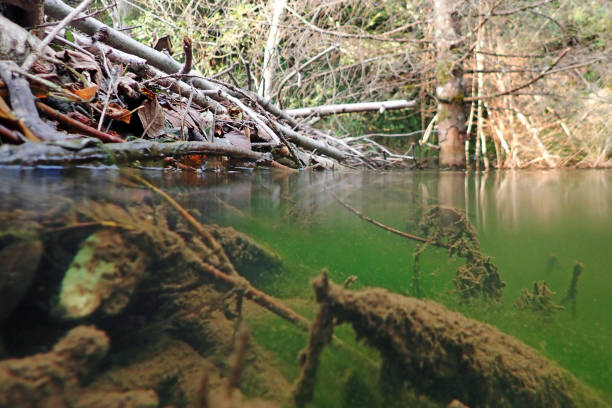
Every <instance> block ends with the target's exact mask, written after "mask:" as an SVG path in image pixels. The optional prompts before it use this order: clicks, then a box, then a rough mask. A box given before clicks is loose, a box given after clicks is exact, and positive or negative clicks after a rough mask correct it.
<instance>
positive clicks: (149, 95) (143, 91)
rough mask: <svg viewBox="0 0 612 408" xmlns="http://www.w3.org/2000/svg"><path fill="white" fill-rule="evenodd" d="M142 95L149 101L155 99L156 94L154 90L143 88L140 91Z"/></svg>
mask: <svg viewBox="0 0 612 408" xmlns="http://www.w3.org/2000/svg"><path fill="white" fill-rule="evenodd" d="M140 93H141V94H143V95H144V96H146V97H147V98H148V99H155V94H154V93H153V91H152V90H150V89H149V88H144V87H143V88H142V89H141V90H140Z"/></svg>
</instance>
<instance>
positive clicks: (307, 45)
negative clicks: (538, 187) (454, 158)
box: [114, 0, 612, 168]
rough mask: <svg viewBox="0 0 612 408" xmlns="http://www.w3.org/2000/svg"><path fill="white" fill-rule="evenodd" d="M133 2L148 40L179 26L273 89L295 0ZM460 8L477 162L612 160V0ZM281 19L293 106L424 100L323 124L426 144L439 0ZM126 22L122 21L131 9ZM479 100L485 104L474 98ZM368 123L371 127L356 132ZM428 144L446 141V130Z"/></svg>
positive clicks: (281, 80)
mask: <svg viewBox="0 0 612 408" xmlns="http://www.w3.org/2000/svg"><path fill="white" fill-rule="evenodd" d="M119 3H123V7H125V6H126V5H127V6H129V5H132V11H131V14H129V13H128V14H125V13H124V17H125V19H124V22H123V24H126V25H137V26H138V27H137V28H135V29H133V30H131V33H132V35H134V36H135V37H136V38H138V39H140V40H143V41H146V42H148V41H152V39H153V38H155V37H157V38H159V37H161V36H164V35H170V36H171V38H172V39H173V43H174V44H175V48H178V45H179V44H180V38H182V36H183V35H189V36H191V37H192V38H193V40H194V49H195V55H196V58H195V60H196V66H197V67H198V68H199V70H201V71H202V72H203V73H204V74H205V75H211V76H214V75H218V76H219V77H220V79H223V80H226V81H228V82H230V81H235V82H236V83H237V84H239V85H240V86H242V87H250V88H251V89H254V90H257V89H258V88H260V87H261V78H262V76H263V71H264V67H263V63H264V53H265V49H266V42H267V41H268V37H269V34H270V28H271V27H273V26H274V24H273V14H274V7H275V4H276V5H278V3H281V6H282V2H281V1H277V2H274V1H272V0H270V1H269V2H267V3H264V2H252V1H239V0H228V1H214V2H196V1H187V0H185V1H176V0H173V1H171V0H131V1H126V0H124V1H123V2H122V1H119ZM134 6H137V8H136V7H134ZM456 12H457V15H458V16H459V17H460V18H459V19H458V22H457V24H458V25H459V30H460V32H461V33H462V35H463V37H462V38H463V41H462V43H461V44H459V45H458V47H457V52H460V53H462V57H463V58H462V60H461V62H462V64H463V69H464V72H465V75H464V81H465V85H466V88H467V90H468V95H469V94H472V97H469V96H468V97H467V98H466V99H467V101H466V105H465V108H466V116H467V118H466V120H467V121H468V122H469V123H468V125H471V126H469V128H470V130H471V132H470V144H469V155H470V158H471V159H476V165H479V164H481V161H482V165H483V166H485V167H488V166H489V165H491V166H494V167H506V168H523V167H562V166H578V167H607V166H609V165H610V164H611V151H612V128H611V125H610V123H609V120H608V119H607V118H609V117H610V114H611V113H612V81H611V78H610V68H611V63H610V62H611V49H610V44H611V43H612V42H611V41H610V40H611V39H612V38H611V37H612V31H611V30H610V27H611V26H612V24H611V22H612V15H611V12H610V10H609V7H607V6H606V1H604V0H594V1H590V2H583V1H578V0H544V1H535V0H533V1H517V0H498V1H495V0H486V1H475V0H471V1H457V7H456ZM279 16H280V18H279V20H278V26H277V28H278V37H277V39H276V40H277V42H278V48H277V49H276V52H274V53H272V55H271V58H270V63H269V66H270V67H271V69H272V80H271V82H272V83H271V84H270V91H269V92H268V95H267V96H269V97H270V98H271V100H272V101H273V102H275V103H277V104H278V105H280V106H283V107H302V106H315V105H323V104H331V103H348V102H357V101H371V100H387V99H416V100H417V101H418V108H417V109H416V110H413V111H408V112H402V113H401V114H389V113H387V114H386V115H385V116H384V117H382V115H376V114H368V115H350V116H343V117H339V116H336V117H332V118H330V119H326V120H322V121H321V122H320V126H322V127H324V128H326V129H329V130H332V131H334V132H336V134H337V135H338V136H340V137H346V138H347V142H349V143H351V144H353V145H355V144H361V145H363V144H364V143H366V144H368V145H369V146H370V148H371V149H387V153H390V154H399V155H402V154H413V153H415V151H414V147H415V142H416V141H417V139H418V138H420V137H421V135H422V133H426V132H425V130H426V129H427V126H428V124H429V123H430V122H431V121H432V118H433V117H434V114H435V110H436V101H435V99H434V97H433V95H434V94H435V83H434V76H435V70H436V51H435V47H434V44H433V43H432V40H433V34H434V33H433V25H432V24H431V3H430V2H428V1H423V0H411V1H407V2H397V1H383V0H378V1H377V0H367V1H356V0H348V1H320V0H308V1H288V2H287V3H286V6H285V7H283V8H282V10H280V12H279ZM114 20H115V23H116V24H122V23H121V20H120V19H119V18H118V17H115V19H114ZM566 49H568V51H567V53H566V54H564V55H563V57H562V58H560V59H559V56H560V55H561V54H562V53H563V52H564V50H566ZM557 60H558V61H557ZM555 61H556V62H557V63H556V64H555V65H554V67H552V68H551V66H552V65H553V63H554V62H555ZM542 74H544V75H543V76H542V77H541V78H539V80H537V81H534V82H533V83H532V84H530V85H529V86H525V87H523V86H524V85H526V84H529V83H530V82H531V81H533V79H534V78H537V77H539V76H540V75H542ZM511 90H515V91H514V92H511V93H510V94H509V95H501V96H496V95H498V94H502V93H506V92H508V91H511ZM489 96H494V97H489ZM471 99H478V100H479V101H481V103H480V104H479V103H478V102H477V101H474V102H472V103H471V104H470V103H468V101H469V100H471ZM468 112H469V113H470V115H468V114H467V113H468ZM307 120H309V119H307ZM310 120H311V121H317V120H319V118H311V119H310ZM366 134H368V135H370V136H368V137H365V138H359V139H349V138H348V136H352V137H355V136H361V135H364V136H365V135H366ZM372 134H377V135H378V134H383V135H387V136H388V135H389V134H395V135H397V134H410V136H408V139H406V138H405V137H404V136H401V139H400V140H407V142H404V143H397V141H398V137H385V136H381V135H378V136H371V135H372ZM428 141H434V142H435V137H433V136H430V137H429V139H428ZM381 144H382V145H381ZM423 146H426V147H425V148H427V146H428V145H427V144H423ZM416 147H417V149H418V145H416Z"/></svg>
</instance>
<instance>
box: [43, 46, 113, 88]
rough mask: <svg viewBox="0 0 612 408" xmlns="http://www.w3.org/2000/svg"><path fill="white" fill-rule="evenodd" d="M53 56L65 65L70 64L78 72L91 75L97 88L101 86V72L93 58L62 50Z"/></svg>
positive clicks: (77, 52)
mask: <svg viewBox="0 0 612 408" xmlns="http://www.w3.org/2000/svg"><path fill="white" fill-rule="evenodd" d="M55 56H56V57H57V58H59V59H61V60H62V61H65V62H66V63H67V64H70V66H71V67H72V68H74V69H75V70H77V71H79V72H83V71H86V72H89V73H91V74H92V78H93V80H94V82H95V83H96V84H97V85H98V86H99V85H101V84H102V79H103V77H102V70H101V69H100V66H99V65H98V63H97V62H96V60H95V58H93V57H91V56H89V55H87V54H84V53H82V52H79V51H73V50H63V51H59V52H57V53H55Z"/></svg>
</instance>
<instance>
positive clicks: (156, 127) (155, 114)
mask: <svg viewBox="0 0 612 408" xmlns="http://www.w3.org/2000/svg"><path fill="white" fill-rule="evenodd" d="M138 117H139V118H140V122H141V123H142V127H143V128H144V132H143V134H146V135H147V136H149V137H151V138H155V137H159V136H161V135H163V134H164V133H165V130H164V122H165V118H164V110H163V109H162V107H161V105H160V104H159V102H157V98H156V99H153V100H146V101H144V102H143V103H142V105H141V108H140V109H139V110H138Z"/></svg>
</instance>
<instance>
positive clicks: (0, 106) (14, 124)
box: [0, 97, 40, 142]
mask: <svg viewBox="0 0 612 408" xmlns="http://www.w3.org/2000/svg"><path fill="white" fill-rule="evenodd" d="M0 119H4V120H6V121H7V122H9V124H10V126H9V127H11V128H16V129H18V130H20V131H21V133H23V134H24V136H25V137H26V139H28V140H30V141H32V142H40V139H39V138H38V137H37V136H36V135H35V134H34V133H32V131H30V129H28V127H27V126H26V125H25V123H23V121H22V120H20V119H19V118H18V117H17V116H15V114H14V113H13V111H12V110H11V108H9V106H8V105H7V103H6V102H5V101H4V99H3V98H2V97H0Z"/></svg>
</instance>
